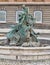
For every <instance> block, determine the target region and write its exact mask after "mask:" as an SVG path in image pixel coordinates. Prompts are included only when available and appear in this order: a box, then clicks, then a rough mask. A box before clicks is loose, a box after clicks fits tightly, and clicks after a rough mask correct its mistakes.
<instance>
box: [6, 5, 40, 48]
mask: <svg viewBox="0 0 50 65" xmlns="http://www.w3.org/2000/svg"><path fill="white" fill-rule="evenodd" d="M22 11H23V13H20V14H19V23H17V24H16V25H14V26H12V30H11V31H10V32H8V33H7V39H8V41H9V42H8V44H10V45H13V44H14V45H16V46H27V47H29V46H30V47H33V46H40V43H39V42H38V39H37V34H36V33H35V32H34V30H33V24H34V22H35V18H33V16H32V15H31V14H29V13H28V9H27V7H25V5H23V6H22Z"/></svg>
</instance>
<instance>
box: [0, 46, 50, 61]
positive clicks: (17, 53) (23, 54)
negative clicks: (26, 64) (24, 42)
mask: <svg viewBox="0 0 50 65" xmlns="http://www.w3.org/2000/svg"><path fill="white" fill-rule="evenodd" d="M0 59H7V60H18V61H21V60H22V61H23V60H25V61H28V60H30V61H32V60H34V61H36V60H46V59H50V46H48V47H16V46H0Z"/></svg>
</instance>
